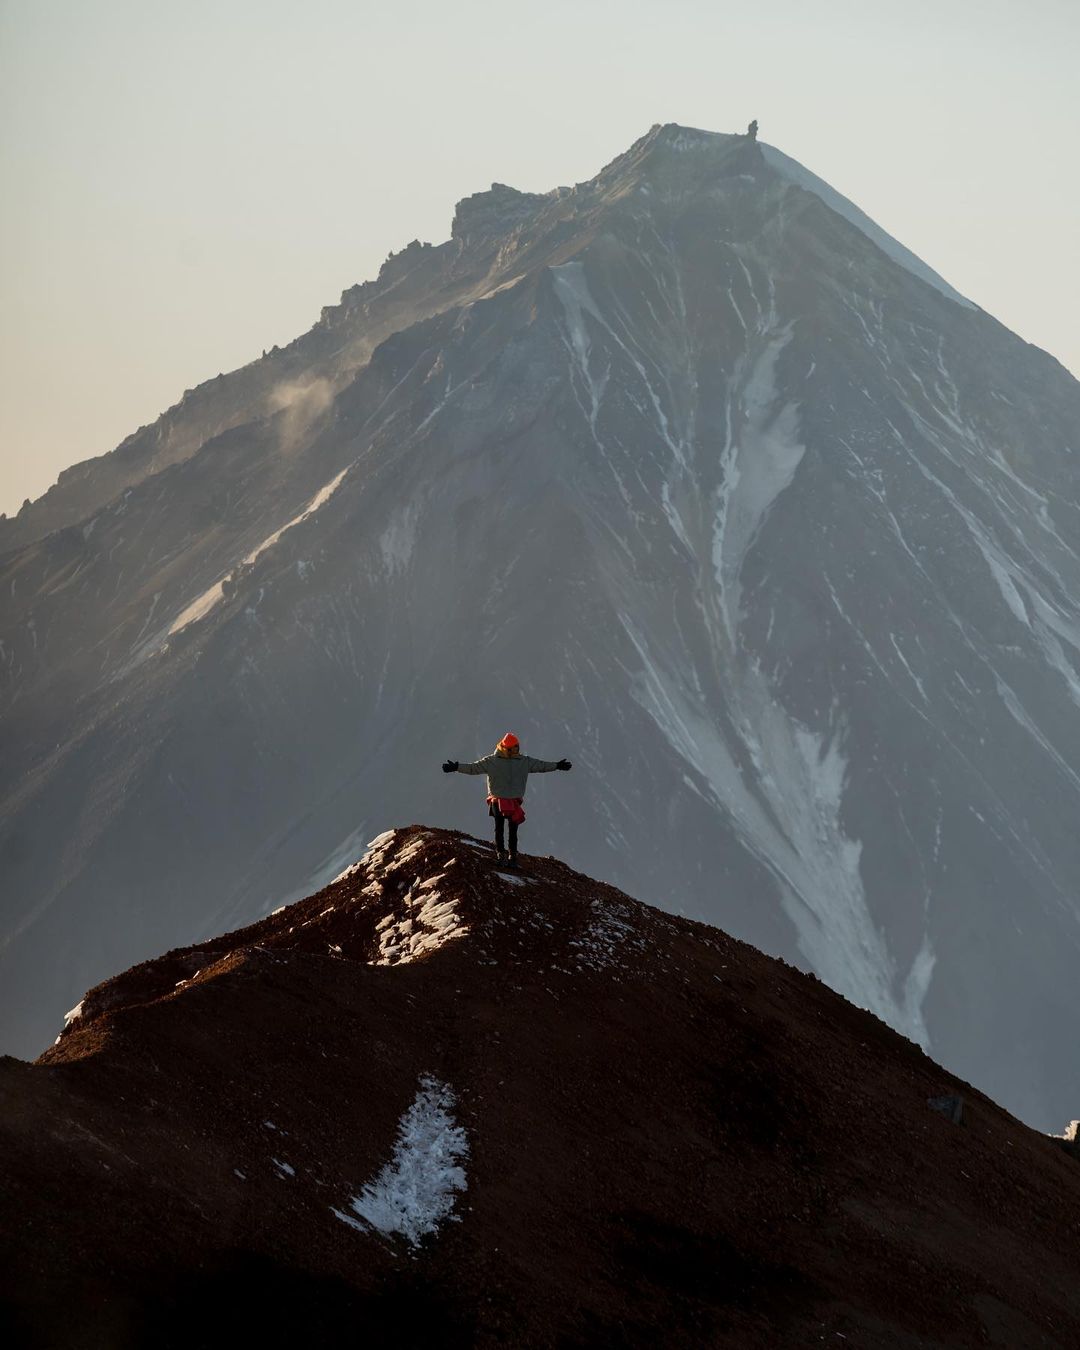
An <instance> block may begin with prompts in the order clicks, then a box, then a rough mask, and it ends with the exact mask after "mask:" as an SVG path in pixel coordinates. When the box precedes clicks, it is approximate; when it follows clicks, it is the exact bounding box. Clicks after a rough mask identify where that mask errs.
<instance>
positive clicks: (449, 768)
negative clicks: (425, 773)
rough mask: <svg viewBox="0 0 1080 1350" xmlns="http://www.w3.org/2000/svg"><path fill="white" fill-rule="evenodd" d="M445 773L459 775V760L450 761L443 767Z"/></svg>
mask: <svg viewBox="0 0 1080 1350" xmlns="http://www.w3.org/2000/svg"><path fill="white" fill-rule="evenodd" d="M442 771H443V773H457V760H456V759H448V760H447V761H446V763H445V764H444V765H443V766H442Z"/></svg>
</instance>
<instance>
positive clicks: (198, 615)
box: [167, 465, 352, 637]
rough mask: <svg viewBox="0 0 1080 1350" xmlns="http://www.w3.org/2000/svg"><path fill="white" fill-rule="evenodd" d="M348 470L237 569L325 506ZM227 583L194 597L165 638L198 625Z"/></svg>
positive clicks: (221, 582) (253, 560)
mask: <svg viewBox="0 0 1080 1350" xmlns="http://www.w3.org/2000/svg"><path fill="white" fill-rule="evenodd" d="M351 467H352V466H351V465H350V466H349V467H348V468H344V469H342V471H341V472H340V473H339V474H338V475H337V476H336V477H334V478H332V479H331V480H330V482H329V483H326V484H324V485H323V486H322V487H321V488H320V489H319V490H318V492H316V494H315V496H314V497H312V499H311V501H309V502H308V504H307V506H305V507H304V509H303V510H302V511H301V512H300V514H299V515H298V516H293V518H292V520H288V521H286V522H285V524H284V525H282V527H281V528H280V529H279V530H275V531H274V533H273V534H270V535H267V537H266V538H265V539H264V540H263V541H262V543H261V544H260V545H259V546H258V547H257V548H254V549H252V551H251V552H250V553H249V554H248V555H247V557H246V558H243V559H242V560H241V562H240V563H239V564H238V566H239V567H250V566H251V565H252V563H254V562H256V561H257V560H258V559H259V558H261V557H262V555H263V554H264V553H265V552H266V550H267V549H269V548H272V547H273V546H274V544H276V543H277V541H278V540H279V539H280V538H281V536H282V535H283V534H284V533H285V531H286V530H291V529H292V527H293V526H294V525H299V524H300V522H301V521H302V520H307V518H308V516H310V515H313V514H314V513H315V512H316V511H317V510H318V509H319V507H320V506H325V504H326V503H327V502H328V501H329V500H330V498H331V497H332V496H333V495H334V493H335V492H336V491H337V490H338V488H339V487H340V486H341V480H342V479H343V478H344V477H345V475H346V474H347V473H348V472H349V468H351ZM236 570H237V568H233V570H232V572H230V573H229V576H232V575H233V573H234V572H235V571H236ZM227 580H228V577H223V578H222V579H221V581H216V582H215V583H214V584H213V586H211V587H210V588H209V590H206V591H203V593H202V595H200V596H197V597H196V598H195V599H194V600H193V601H192V602H191V604H190V605H188V607H187V608H186V609H184V610H181V611H180V613H179V614H178V615H177V616H176V618H175V619H174V620H173V622H172V624H171V625H170V627H169V631H168V634H167V636H168V637H173V636H174V635H175V634H176V633H179V632H180V630H181V629H183V628H187V627H188V625H189V624H193V623H197V622H198V621H199V620H200V619H205V618H206V616H207V615H208V614H209V613H210V611H211V610H212V609H214V608H215V606H217V605H218V604H219V603H220V601H221V599H222V597H223V595H224V593H225V590H224V587H225V582H226V581H227Z"/></svg>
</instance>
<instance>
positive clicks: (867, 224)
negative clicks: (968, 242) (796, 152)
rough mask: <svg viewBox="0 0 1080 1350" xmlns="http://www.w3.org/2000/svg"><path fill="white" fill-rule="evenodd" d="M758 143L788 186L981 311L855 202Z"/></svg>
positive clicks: (966, 305) (959, 301)
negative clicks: (798, 189)
mask: <svg viewBox="0 0 1080 1350" xmlns="http://www.w3.org/2000/svg"><path fill="white" fill-rule="evenodd" d="M758 144H759V146H760V147H761V153H762V156H763V158H764V160H765V163H766V164H768V165H770V166H771V167H772V168H773V169H775V170H776V172H777V173H779V174H780V176H781V177H783V178H786V179H787V181H788V182H789V183H794V184H795V186H796V187H801V188H805V189H806V191H808V192H812V193H813V194H814V195H815V196H816V197H820V199H821V200H822V201H823V202H824V203H825V205H826V206H827V207H829V208H830V210H833V211H835V212H836V214H837V215H838V216H842V217H843V218H844V219H845V220H846V221H848V222H849V224H851V225H854V226H855V228H856V229H858V230H861V231H862V233H863V234H865V235H866V237H867V238H868V239H869V240H870V241H871V243H874V244H876V245H877V246H878V248H879V249H881V251H882V253H884V254H886V255H887V256H888V257H889V258H891V259H892V260H893V262H895V263H899V265H900V266H901V267H903V268H905V269H906V270H907V271H908V272H910V273H911V274H912V275H913V276H916V277H918V278H919V280H920V281H925V282H926V283H927V285H929V286H933V288H934V290H936V291H940V292H941V294H942V295H944V296H947V297H948V299H950V300H955V301H956V303H957V304H958V305H963V306H964V308H965V309H977V308H978V306H977V305H973V304H972V303H971V301H970V300H968V299H967V298H966V297H964V296H962V295H961V294H960V292H959V291H957V290H954V289H953V288H952V286H950V285H949V283H948V282H947V281H946V280H945V278H944V277H941V276H938V274H937V273H936V272H935V271H934V269H933V268H932V267H928V266H927V265H926V263H924V262H923V260H922V259H921V258H919V257H916V255H915V254H914V253H912V252H911V250H910V249H907V248H905V247H904V246H903V244H901V243H900V241H899V240H898V239H894V238H893V237H892V235H891V234H887V233H886V232H885V231H884V230H883V229H882V228H881V226H880V225H877V224H875V222H874V221H872V220H871V219H870V217H869V216H868V215H867V214H866V213H865V212H864V211H860V210H859V208H858V207H857V206H856V205H855V203H854V202H851V201H848V199H847V198H846V197H843V196H841V194H840V193H839V192H837V191H836V189H835V188H831V187H830V186H829V185H828V183H826V182H825V181H824V180H823V179H821V178H819V177H818V176H817V174H814V173H811V172H810V170H809V169H805V168H803V166H802V165H801V164H800V163H799V162H798V161H797V160H794V159H791V158H790V157H789V156H787V155H785V154H784V153H783V151H781V150H777V149H776V148H775V147H774V146H771V145H765V144H764V142H762V141H759V142H758Z"/></svg>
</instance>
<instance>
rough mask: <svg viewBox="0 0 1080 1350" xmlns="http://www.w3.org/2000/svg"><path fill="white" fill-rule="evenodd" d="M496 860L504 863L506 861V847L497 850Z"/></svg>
mask: <svg viewBox="0 0 1080 1350" xmlns="http://www.w3.org/2000/svg"><path fill="white" fill-rule="evenodd" d="M495 861H496V862H501V863H504V862H505V861H506V849H504V848H497V849H496V850H495Z"/></svg>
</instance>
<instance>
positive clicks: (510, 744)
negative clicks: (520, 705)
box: [442, 731, 572, 867]
mask: <svg viewBox="0 0 1080 1350" xmlns="http://www.w3.org/2000/svg"><path fill="white" fill-rule="evenodd" d="M442 767H443V773H486V774H487V790H488V796H487V801H488V813H489V815H491V816H492V817H493V818H494V820H495V854H496V857H497V858H498V860H499V862H506V861H507V854H506V847H505V844H504V842H503V836H504V832H505V826H506V822H507V821H509V822H510V857H509V862H510V866H511V867H516V866H517V835H518V826H519V825H520V824H521V822H522V821H523V820H524V819H525V812H524V811H523V810H522V809H521V800H522V798H523V797H524V796H525V783H526V780H527V779H528V777H529V774H531V773H551V771H552V770H553V769H562V770H564V771H565V770H566V769H569V768H571V767H572V766H571V764H570V761H569V760H568V759H559V760H554V759H533V757H532V755H523V754H522V753H521V744H520V742H519V741H518V738H517V737H516V736H515V735H514V733H513V732H512V731H508V732H507V733H506V735H505V736H504V737H503V738H502V740H501V741H500V742H499V744H498V745H497V746H496V747H495V750H494V753H493V754H490V755H485V756H484V757H483V759H478V760H475V761H474V762H473V763H472V764H459V763H458V761H457V760H456V759H448V760H447V761H446V763H445V764H444V765H443V766H442Z"/></svg>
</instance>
